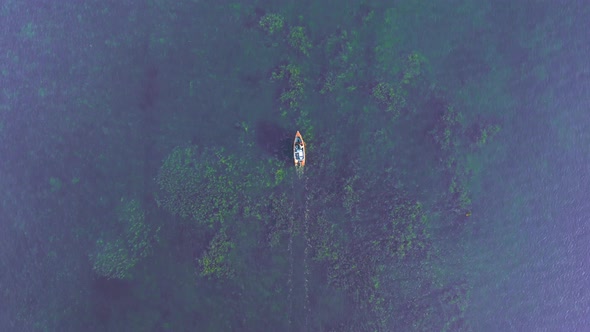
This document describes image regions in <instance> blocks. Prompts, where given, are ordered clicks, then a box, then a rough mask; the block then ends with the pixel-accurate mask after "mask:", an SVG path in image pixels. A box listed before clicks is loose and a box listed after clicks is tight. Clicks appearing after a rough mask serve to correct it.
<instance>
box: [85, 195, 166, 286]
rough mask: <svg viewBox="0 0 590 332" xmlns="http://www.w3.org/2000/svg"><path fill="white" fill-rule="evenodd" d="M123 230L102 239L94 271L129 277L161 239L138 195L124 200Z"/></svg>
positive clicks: (120, 216)
mask: <svg viewBox="0 0 590 332" xmlns="http://www.w3.org/2000/svg"><path fill="white" fill-rule="evenodd" d="M117 218H118V221H119V223H120V225H121V229H122V234H120V235H116V236H114V237H113V239H111V240H102V239H101V240H98V241H97V242H96V246H97V249H96V253H95V254H93V255H91V257H90V258H91V260H92V261H93V269H94V271H95V272H96V273H97V274H98V275H100V276H103V277H106V278H109V279H129V278H131V276H132V274H131V271H132V269H133V267H135V265H136V264H137V263H138V262H139V261H140V260H141V259H144V258H146V257H148V256H149V255H150V254H151V253H152V250H153V245H154V243H156V242H158V233H159V231H160V228H157V229H154V227H152V226H150V225H148V224H146V222H145V212H144V210H143V209H142V207H141V204H140V202H139V201H138V200H137V199H132V200H128V201H126V200H123V201H121V204H120V206H119V207H118V209H117Z"/></svg>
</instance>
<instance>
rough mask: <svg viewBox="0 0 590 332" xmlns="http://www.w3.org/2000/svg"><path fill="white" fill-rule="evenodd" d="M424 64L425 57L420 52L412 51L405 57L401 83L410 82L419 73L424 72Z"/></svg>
mask: <svg viewBox="0 0 590 332" xmlns="http://www.w3.org/2000/svg"><path fill="white" fill-rule="evenodd" d="M425 64H426V58H425V57H424V56H423V55H421V54H420V53H417V52H413V53H411V54H410V55H408V57H407V58H406V61H405V64H404V69H403V78H402V80H401V83H402V84H412V83H413V82H414V81H415V80H416V79H417V78H418V77H419V76H420V75H422V74H423V72H424V70H425V69H424V65H425Z"/></svg>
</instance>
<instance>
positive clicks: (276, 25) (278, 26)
mask: <svg viewBox="0 0 590 332" xmlns="http://www.w3.org/2000/svg"><path fill="white" fill-rule="evenodd" d="M258 24H259V25H260V27H261V28H262V30H264V32H266V33H267V34H269V35H273V34H274V33H277V32H280V31H282V30H283V26H284V25H285V19H284V18H283V16H281V15H279V14H276V13H268V14H266V15H264V16H262V18H260V21H259V22H258Z"/></svg>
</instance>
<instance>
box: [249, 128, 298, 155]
mask: <svg viewBox="0 0 590 332" xmlns="http://www.w3.org/2000/svg"><path fill="white" fill-rule="evenodd" d="M293 137H295V133H294V132H292V131H290V130H288V129H286V128H283V127H281V126H279V125H278V124H276V123H273V122H270V121H266V120H263V121H258V122H257V123H256V144H257V145H258V147H259V148H261V149H262V150H263V151H264V152H265V153H267V154H269V155H271V156H273V157H274V158H276V159H278V160H280V161H283V162H285V163H289V162H291V152H292V140H293Z"/></svg>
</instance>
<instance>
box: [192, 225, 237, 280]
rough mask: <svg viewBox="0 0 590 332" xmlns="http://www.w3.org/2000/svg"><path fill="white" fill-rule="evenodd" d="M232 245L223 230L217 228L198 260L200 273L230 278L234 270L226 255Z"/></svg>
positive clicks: (233, 245) (205, 275)
mask: <svg viewBox="0 0 590 332" xmlns="http://www.w3.org/2000/svg"><path fill="white" fill-rule="evenodd" d="M234 247H235V244H234V243H233V242H231V240H230V239H229V237H228V236H227V234H226V232H225V230H219V231H218V232H217V233H216V234H215V236H214V237H213V238H212V239H211V241H210V242H209V247H208V248H207V251H206V252H205V253H204V254H203V255H202V256H201V258H199V260H198V261H199V267H200V269H201V271H200V275H201V276H203V277H209V278H212V277H215V278H219V279H230V278H232V277H233V276H234V275H235V270H234V269H233V267H232V266H231V263H230V261H229V257H228V256H229V254H230V252H231V250H232V249H233V248H234Z"/></svg>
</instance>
